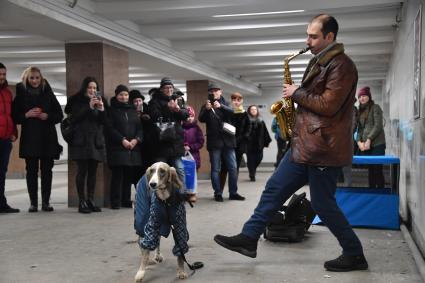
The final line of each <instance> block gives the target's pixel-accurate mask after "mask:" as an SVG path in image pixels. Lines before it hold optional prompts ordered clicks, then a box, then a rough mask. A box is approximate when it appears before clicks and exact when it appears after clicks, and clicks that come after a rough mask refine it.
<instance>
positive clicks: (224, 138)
mask: <svg viewBox="0 0 425 283" xmlns="http://www.w3.org/2000/svg"><path fill="white" fill-rule="evenodd" d="M221 94H222V90H221V87H220V86H219V85H218V84H216V83H210V84H209V85H208V100H207V102H206V103H205V105H204V106H202V108H201V111H200V112H199V121H200V122H202V123H206V124H207V150H208V152H209V154H210V162H211V183H212V186H213V189H214V199H215V201H218V202H222V201H223V196H222V194H223V192H222V191H221V188H220V167H221V158H222V157H223V158H224V161H225V164H226V166H227V170H228V171H229V199H230V200H245V198H244V197H243V196H241V195H239V194H238V192H237V191H238V185H237V181H238V173H237V166H236V155H235V147H236V138H235V135H234V134H233V135H232V134H229V133H227V132H225V131H223V122H226V123H230V119H231V116H232V114H233V109H232V107H230V106H229V105H228V103H227V102H226V101H225V100H224V98H223V97H222V96H221Z"/></svg>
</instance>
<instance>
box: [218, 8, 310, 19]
mask: <svg viewBox="0 0 425 283" xmlns="http://www.w3.org/2000/svg"><path fill="white" fill-rule="evenodd" d="M304 11H305V10H292V11H275V12H261V13H246V14H227V15H214V16H213V18H225V17H247V16H264V15H277V14H292V13H302V12H304Z"/></svg>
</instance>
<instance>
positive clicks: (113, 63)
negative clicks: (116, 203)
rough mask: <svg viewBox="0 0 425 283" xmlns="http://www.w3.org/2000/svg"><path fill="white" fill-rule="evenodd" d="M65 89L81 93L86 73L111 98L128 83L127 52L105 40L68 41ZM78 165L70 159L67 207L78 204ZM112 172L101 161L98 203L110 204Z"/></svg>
mask: <svg viewBox="0 0 425 283" xmlns="http://www.w3.org/2000/svg"><path fill="white" fill-rule="evenodd" d="M65 57H66V89H67V96H72V95H74V94H75V93H77V92H78V90H79V89H80V87H81V83H82V81H83V79H84V78H85V77H86V76H93V77H95V78H96V79H97V81H98V83H99V85H100V89H101V91H102V92H103V94H104V96H105V98H106V99H107V100H108V102H109V99H110V98H111V97H113V96H114V90H115V87H116V86H117V85H118V84H125V85H127V84H128V65H129V57H128V52H127V51H126V50H124V49H121V48H117V47H115V46H111V45H108V44H105V43H102V42H90V43H67V44H65ZM76 172H77V165H76V163H75V162H73V161H68V206H70V207H71V206H78V195H77V189H76V186H75V175H76ZM109 183H110V171H109V169H108V166H107V164H106V163H103V164H99V167H98V170H97V182H96V193H95V201H96V204H98V205H103V206H109V191H110V189H109Z"/></svg>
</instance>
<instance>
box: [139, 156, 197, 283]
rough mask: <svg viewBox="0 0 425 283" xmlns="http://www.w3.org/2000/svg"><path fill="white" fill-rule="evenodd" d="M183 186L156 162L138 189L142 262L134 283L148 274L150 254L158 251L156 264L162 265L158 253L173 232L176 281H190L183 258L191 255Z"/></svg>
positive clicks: (175, 175) (163, 165)
mask: <svg viewBox="0 0 425 283" xmlns="http://www.w3.org/2000/svg"><path fill="white" fill-rule="evenodd" d="M182 187H183V184H182V182H181V181H180V179H179V178H178V176H177V173H176V169H175V168H173V167H170V166H169V165H168V164H167V163H164V162H157V163H154V164H153V165H152V166H151V167H149V168H148V169H147V170H146V174H145V175H144V176H143V177H142V179H140V181H139V183H138V184H137V189H136V199H135V211H134V213H135V215H134V227H135V229H136V233H137V234H138V235H139V236H140V238H139V246H140V249H141V253H142V259H141V263H140V267H139V270H138V271H137V273H136V276H135V281H136V282H142V280H143V278H144V277H145V274H146V267H147V265H148V262H149V254H150V251H153V250H156V254H155V257H154V260H155V261H156V262H161V261H162V256H161V254H160V252H159V245H160V238H161V236H164V237H168V235H169V234H170V230H171V225H172V226H173V228H174V242H175V245H174V247H173V254H174V255H175V256H176V257H177V277H178V278H179V279H185V278H187V273H186V272H185V270H184V260H183V255H184V254H186V253H187V252H188V251H189V247H188V244H187V241H188V240H189V232H188V231H187V224H186V210H185V207H184V201H185V200H184V196H183V193H182V192H181V189H182Z"/></svg>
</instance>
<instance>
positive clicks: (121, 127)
mask: <svg viewBox="0 0 425 283" xmlns="http://www.w3.org/2000/svg"><path fill="white" fill-rule="evenodd" d="M114 93H115V96H114V97H112V98H111V99H110V101H109V102H108V101H107V100H106V99H105V97H104V96H103V92H102V90H101V89H100V87H99V84H98V82H97V80H96V78H94V77H86V78H85V79H84V80H83V81H82V83H81V87H80V89H79V91H78V92H77V93H76V94H74V95H72V96H71V97H69V99H68V102H67V104H66V107H65V114H66V115H67V117H68V120H69V121H70V124H71V126H72V133H74V134H71V136H70V137H68V139H67V141H68V150H69V160H73V161H75V162H76V164H77V174H76V178H75V184H76V188H77V193H78V198H79V206H78V211H79V212H80V213H90V212H99V211H101V208H100V207H99V206H97V205H96V203H95V201H94V194H95V188H96V171H97V166H98V163H99V162H106V163H107V164H108V166H109V168H110V169H111V182H110V203H111V209H119V208H120V207H132V201H131V187H132V185H134V186H136V184H137V182H138V180H139V179H140V178H141V176H142V175H143V174H144V173H145V171H146V169H147V168H148V167H149V166H150V165H151V164H153V163H154V162H158V161H163V162H166V163H168V164H169V165H171V166H173V167H175V168H176V171H177V173H178V175H179V177H180V179H181V180H182V181H183V183H184V181H185V169H184V165H183V162H182V157H184V156H185V155H186V154H187V153H189V152H190V154H191V155H192V156H193V159H194V161H195V162H196V169H199V168H200V166H201V157H200V153H199V151H200V149H201V148H202V147H203V146H204V140H205V139H204V136H206V143H207V150H208V152H209V157H210V163H211V184H212V188H213V191H214V199H215V201H217V202H222V201H223V191H224V185H225V183H226V179H227V176H228V186H229V199H230V200H244V199H245V197H243V196H242V195H240V194H239V193H238V175H239V168H240V166H241V162H242V160H243V155H244V154H245V155H246V157H247V161H246V164H247V167H248V172H249V178H250V180H251V181H255V177H256V169H257V167H258V166H259V164H260V163H261V161H262V159H263V149H264V148H265V147H268V145H269V144H270V142H271V138H270V135H269V132H268V130H267V126H266V124H265V122H264V121H263V120H262V118H261V115H260V113H259V109H258V107H257V106H256V105H250V106H249V107H248V108H247V110H245V108H244V107H243V96H242V95H241V94H240V93H238V92H235V93H232V94H231V96H230V98H231V103H229V102H227V101H226V100H225V98H224V97H223V96H222V89H221V86H220V85H218V84H217V83H214V82H213V83H210V84H209V86H208V94H206V98H207V99H206V102H205V104H204V105H203V106H202V107H201V109H200V111H199V115H198V118H199V122H201V123H205V124H206V133H205V135H204V133H203V131H202V129H201V128H200V127H199V125H198V122H197V120H196V110H195V109H194V108H193V107H192V106H189V105H187V104H186V102H185V100H184V97H183V93H182V92H181V91H179V90H178V89H177V88H175V87H174V85H173V82H172V80H171V79H170V78H167V77H165V78H163V79H162V80H161V82H160V84H159V87H158V88H153V89H151V90H150V91H149V96H150V100H149V103H146V102H145V97H144V95H142V94H141V93H140V91H138V90H135V89H134V90H129V89H128V87H127V86H125V85H118V86H117V87H116V88H115V92H114ZM358 99H359V107H358V108H355V109H354V111H355V114H356V115H354V120H353V128H354V132H353V133H354V135H353V138H354V140H355V143H354V144H355V148H354V154H358V155H383V154H385V134H384V130H383V128H384V122H383V121H384V119H383V115H382V110H381V108H380V107H379V106H378V105H377V104H375V103H374V102H373V100H372V95H371V93H370V88H369V87H364V88H361V89H360V90H359V92H358ZM0 104H1V106H0V157H1V162H0V212H19V210H18V209H15V208H12V207H10V206H9V205H8V204H7V201H6V198H5V196H4V190H5V177H6V172H7V167H8V162H9V155H10V152H11V149H12V142H14V141H15V140H17V139H18V131H17V128H16V125H21V134H20V137H19V143H20V147H19V157H20V158H23V159H25V164H26V167H25V168H26V183H27V188H28V194H29V198H30V207H29V210H28V211H29V212H37V211H38V186H39V185H38V175H39V171H40V176H41V198H42V199H41V209H42V210H43V211H53V207H52V206H51V205H50V194H51V188H52V168H53V165H54V160H55V159H59V155H60V154H61V152H62V146H61V145H60V144H59V142H58V133H57V131H56V127H55V124H58V123H60V122H61V121H62V120H63V118H64V116H63V112H62V109H61V106H60V105H59V102H58V100H57V99H56V96H55V95H54V93H53V91H52V88H51V87H50V85H49V83H48V82H47V80H46V79H45V78H44V77H43V76H42V73H41V71H40V69H38V68H37V67H28V68H27V69H25V71H24V72H23V74H22V81H21V82H19V83H18V84H17V85H16V97H15V99H13V96H12V92H11V91H10V89H9V88H8V84H7V80H6V67H5V66H4V65H3V64H1V63H0ZM232 126H233V129H232ZM229 127H230V128H229ZM271 129H272V132H273V133H274V137H275V139H276V141H277V145H278V153H277V156H276V163H275V166H278V164H279V162H280V160H281V159H282V157H283V156H284V154H285V153H286V151H287V150H288V149H289V147H290V141H288V140H284V139H283V138H282V136H281V135H280V127H279V125H278V123H277V121H276V119H275V118H274V119H273V121H272V125H271ZM369 185H370V187H378V188H379V187H384V176H383V172H382V165H381V166H380V165H373V166H370V167H369ZM195 200H196V196H195V195H192V196H191V201H195Z"/></svg>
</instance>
